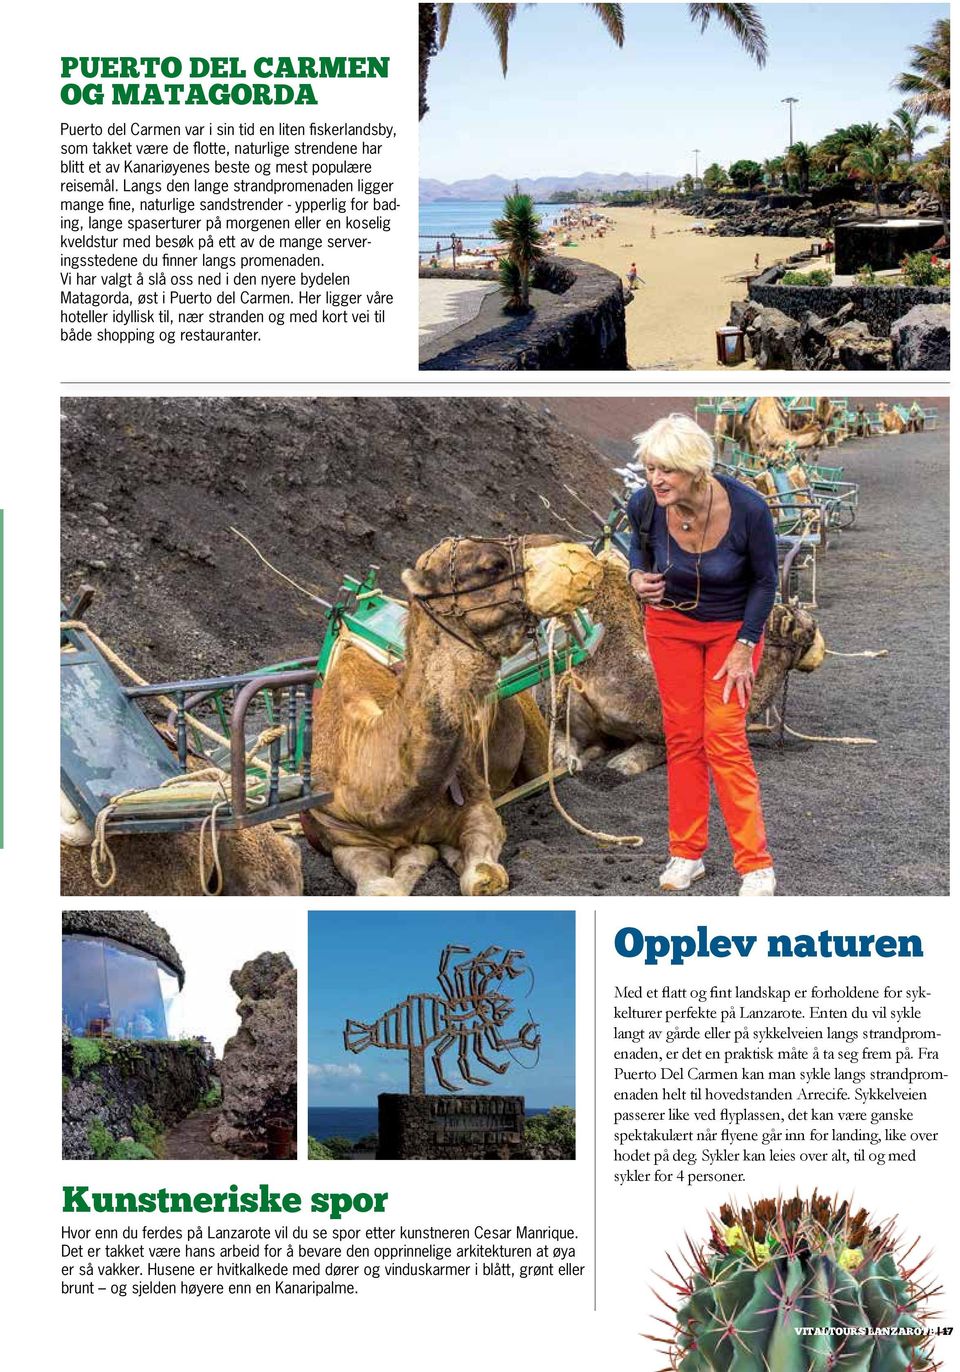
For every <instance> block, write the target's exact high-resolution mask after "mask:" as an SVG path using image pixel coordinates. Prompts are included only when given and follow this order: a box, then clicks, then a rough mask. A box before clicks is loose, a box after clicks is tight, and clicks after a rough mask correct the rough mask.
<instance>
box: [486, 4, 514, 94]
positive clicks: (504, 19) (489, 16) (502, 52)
mask: <svg viewBox="0 0 960 1372" xmlns="http://www.w3.org/2000/svg"><path fill="white" fill-rule="evenodd" d="M477 9H478V10H479V11H480V13H481V15H482V16H483V22H484V23H485V24H486V26H487V28H488V29H489V30H490V32H491V33H492V34H493V39H494V42H495V43H496V45H497V52H498V54H499V56H500V66H501V68H502V69H503V74H504V76H506V74H507V51H508V49H509V47H510V25H511V24H512V23H513V21H514V20H515V19H516V17H517V7H516V5H477Z"/></svg>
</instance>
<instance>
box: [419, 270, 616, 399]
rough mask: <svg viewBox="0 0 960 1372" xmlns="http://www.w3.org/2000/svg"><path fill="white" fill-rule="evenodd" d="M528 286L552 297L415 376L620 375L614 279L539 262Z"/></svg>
mask: <svg viewBox="0 0 960 1372" xmlns="http://www.w3.org/2000/svg"><path fill="white" fill-rule="evenodd" d="M534 284H535V285H537V286H539V287H541V288H543V289H544V290H547V291H550V292H552V293H554V294H552V295H551V297H550V298H549V299H548V300H546V301H545V302H543V303H541V304H540V305H539V306H538V308H537V309H536V310H535V311H532V312H531V313H530V314H527V315H518V316H513V317H511V316H506V315H505V316H504V323H503V324H502V325H501V326H500V327H499V328H496V329H491V330H489V331H488V332H487V333H484V334H481V335H479V337H477V338H472V339H470V340H468V341H467V342H465V343H460V344H458V345H457V346H456V347H453V348H449V349H448V350H447V351H446V352H441V353H438V354H437V355H436V356H435V357H432V358H430V360H429V361H427V362H423V363H421V368H420V369H421V371H481V370H482V371H498V372H502V371H626V368H627V334H626V319H625V317H624V300H623V287H622V285H621V283H620V278H619V277H618V276H615V275H614V274H613V272H608V271H607V270H606V269H605V268H603V267H597V266H594V264H593V263H591V262H581V261H580V260H579V259H577V258H545V259H544V260H543V262H542V263H541V264H540V266H539V268H538V270H537V273H536V277H535V280H534Z"/></svg>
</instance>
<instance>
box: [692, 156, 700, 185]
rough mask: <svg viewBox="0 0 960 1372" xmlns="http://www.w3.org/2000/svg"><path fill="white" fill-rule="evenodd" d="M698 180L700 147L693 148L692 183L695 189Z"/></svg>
mask: <svg viewBox="0 0 960 1372" xmlns="http://www.w3.org/2000/svg"><path fill="white" fill-rule="evenodd" d="M699 180H700V149H699V148H694V149H693V185H694V189H696V185H697V182H698V181H699Z"/></svg>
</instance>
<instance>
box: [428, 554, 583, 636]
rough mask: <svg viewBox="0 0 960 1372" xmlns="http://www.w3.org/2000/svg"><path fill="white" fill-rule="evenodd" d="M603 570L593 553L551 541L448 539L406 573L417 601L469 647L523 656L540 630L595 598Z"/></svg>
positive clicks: (436, 620) (452, 634)
mask: <svg viewBox="0 0 960 1372" xmlns="http://www.w3.org/2000/svg"><path fill="white" fill-rule="evenodd" d="M601 574H602V570H601V567H600V564H599V562H598V561H597V559H596V558H595V557H594V555H593V553H591V551H590V549H589V548H587V547H586V546H585V545H583V544H582V543H567V542H564V541H563V540H562V539H559V538H555V537H553V536H552V535H549V534H528V535H526V536H524V537H511V538H445V539H442V540H441V542H439V543H437V544H436V545H435V546H434V547H433V548H429V549H428V550H427V552H425V553H421V555H420V557H418V558H417V561H416V564H415V566H413V567H412V568H407V570H406V571H405V572H404V573H403V578H402V579H403V584H404V586H405V587H406V588H407V591H408V592H409V594H410V597H411V600H412V601H413V602H415V603H416V604H419V605H420V607H421V609H423V610H424V611H425V612H426V614H427V616H428V617H429V618H430V619H432V620H434V622H435V623H437V624H439V626H440V627H441V628H442V629H446V630H447V632H448V633H450V635H451V636H452V637H453V638H459V639H460V641H461V642H463V643H465V644H466V645H467V646H468V647H472V648H477V649H481V650H482V651H483V652H485V653H486V654H487V655H488V656H490V657H507V656H509V655H510V654H511V653H515V652H517V651H518V650H519V648H520V645H521V644H522V642H523V640H524V638H525V637H526V636H527V635H528V634H529V633H530V632H531V630H532V628H533V625H534V623H535V622H536V621H537V620H539V619H547V618H550V617H551V616H553V615H562V614H570V613H571V612H572V611H573V610H575V609H577V608H578V607H579V606H581V605H586V604H587V603H588V602H589V601H590V600H592V599H593V597H594V595H595V594H596V591H597V588H598V586H599V584H600V578H601Z"/></svg>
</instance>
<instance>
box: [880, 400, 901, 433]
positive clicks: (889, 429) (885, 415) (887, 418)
mask: <svg viewBox="0 0 960 1372" xmlns="http://www.w3.org/2000/svg"><path fill="white" fill-rule="evenodd" d="M877 417H878V418H879V420H880V423H881V425H882V426H883V432H884V433H885V434H902V433H905V432H906V429H907V421H906V420H905V419H904V417H903V415H902V414H901V413H900V411H899V410H898V409H897V408H896V406H892V407H891V406H888V405H886V404H884V402H883V401H882V400H878V401H877Z"/></svg>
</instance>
